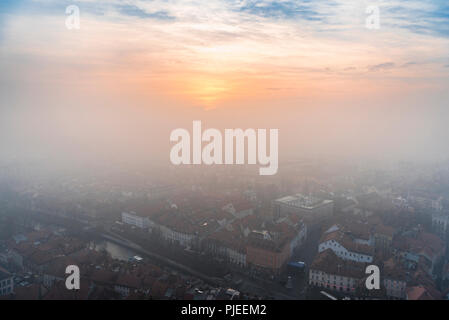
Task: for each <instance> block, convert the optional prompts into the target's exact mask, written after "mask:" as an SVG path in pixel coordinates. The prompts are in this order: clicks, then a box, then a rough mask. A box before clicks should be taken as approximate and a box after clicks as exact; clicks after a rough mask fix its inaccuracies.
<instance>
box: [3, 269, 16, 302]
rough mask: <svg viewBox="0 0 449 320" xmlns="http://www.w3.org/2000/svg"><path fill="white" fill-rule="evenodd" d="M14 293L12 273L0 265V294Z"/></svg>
mask: <svg viewBox="0 0 449 320" xmlns="http://www.w3.org/2000/svg"><path fill="white" fill-rule="evenodd" d="M12 293H14V279H13V276H12V274H10V273H9V272H8V271H6V270H5V269H3V268H2V267H0V296H6V295H9V294H12Z"/></svg>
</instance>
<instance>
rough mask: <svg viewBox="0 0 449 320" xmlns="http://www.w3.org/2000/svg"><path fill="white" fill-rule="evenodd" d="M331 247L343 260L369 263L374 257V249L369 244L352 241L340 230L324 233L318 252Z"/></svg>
mask: <svg viewBox="0 0 449 320" xmlns="http://www.w3.org/2000/svg"><path fill="white" fill-rule="evenodd" d="M327 249H331V250H332V251H333V252H334V253H335V255H336V256H338V257H340V258H341V259H344V260H351V261H355V262H362V263H371V262H373V259H374V249H373V247H371V246H368V245H364V244H360V243H357V242H355V241H353V239H351V238H350V237H349V236H348V235H346V234H345V233H343V232H342V231H340V230H336V231H333V232H329V233H325V234H324V235H323V236H322V237H321V239H320V244H319V246H318V252H320V253H321V252H324V251H325V250H327Z"/></svg>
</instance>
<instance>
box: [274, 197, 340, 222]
mask: <svg viewBox="0 0 449 320" xmlns="http://www.w3.org/2000/svg"><path fill="white" fill-rule="evenodd" d="M333 210H334V201H333V200H321V199H318V198H315V197H312V196H304V195H302V194H296V195H293V196H287V197H283V198H280V199H277V200H274V201H273V214H274V217H275V218H280V217H283V216H286V215H288V214H291V213H294V214H297V215H299V216H300V217H302V218H305V219H319V218H323V217H329V216H331V215H332V214H333Z"/></svg>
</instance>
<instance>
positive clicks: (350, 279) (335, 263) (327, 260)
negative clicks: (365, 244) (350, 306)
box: [309, 249, 365, 293]
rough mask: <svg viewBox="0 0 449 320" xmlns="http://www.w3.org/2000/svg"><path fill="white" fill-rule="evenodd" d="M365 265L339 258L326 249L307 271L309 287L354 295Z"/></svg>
mask: <svg viewBox="0 0 449 320" xmlns="http://www.w3.org/2000/svg"><path fill="white" fill-rule="evenodd" d="M364 271H365V265H364V264H362V263H358V262H354V261H351V260H344V259H341V258H339V257H338V256H337V255H336V254H335V253H334V251H332V250H331V249H326V250H324V251H322V252H320V253H319V254H318V255H317V256H316V257H315V259H314V260H313V262H312V264H311V266H310V269H309V285H310V286H315V287H319V288H325V289H327V290H333V291H340V292H344V293H355V290H356V288H357V287H358V286H359V283H360V282H361V281H362V279H363V278H364V277H365V273H364Z"/></svg>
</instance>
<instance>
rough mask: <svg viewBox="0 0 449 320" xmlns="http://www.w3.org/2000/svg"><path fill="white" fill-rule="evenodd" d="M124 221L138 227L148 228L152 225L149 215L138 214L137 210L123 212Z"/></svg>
mask: <svg viewBox="0 0 449 320" xmlns="http://www.w3.org/2000/svg"><path fill="white" fill-rule="evenodd" d="M122 222H123V223H126V224H129V225H132V226H134V227H137V228H141V229H146V228H148V227H149V225H150V221H149V219H148V218H147V217H141V216H138V215H137V214H136V213H135V212H132V211H131V212H122Z"/></svg>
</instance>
